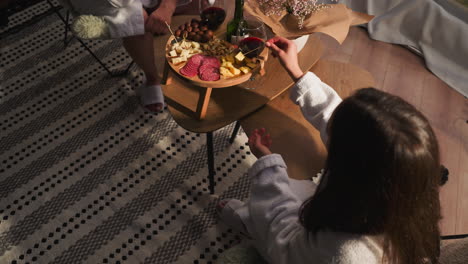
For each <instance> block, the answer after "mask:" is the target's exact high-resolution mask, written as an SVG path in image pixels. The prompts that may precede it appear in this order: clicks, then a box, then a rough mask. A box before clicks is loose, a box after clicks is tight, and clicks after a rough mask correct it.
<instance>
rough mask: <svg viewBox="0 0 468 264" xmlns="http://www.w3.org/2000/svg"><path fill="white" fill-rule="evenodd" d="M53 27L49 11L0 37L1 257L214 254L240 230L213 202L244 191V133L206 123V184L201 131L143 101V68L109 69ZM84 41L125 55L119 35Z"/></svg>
mask: <svg viewBox="0 0 468 264" xmlns="http://www.w3.org/2000/svg"><path fill="white" fill-rule="evenodd" d="M39 7H40V8H43V6H42V4H41V5H40V6H39ZM34 13H35V12H31V10H29V11H28V12H24V13H22V14H17V15H16V16H15V19H14V21H16V20H17V21H23V20H27V18H23V17H21V16H27V15H29V14H34ZM63 29H64V28H63V23H62V22H61V21H60V20H59V19H58V18H57V17H56V16H55V15H50V16H47V17H45V18H43V19H42V20H40V21H39V22H38V23H36V24H34V25H28V26H26V27H24V28H23V29H22V30H21V31H19V32H17V33H15V34H12V35H9V36H7V37H6V38H4V39H2V43H1V44H2V45H1V46H0V48H1V51H0V79H1V82H0V146H1V147H0V263H214V262H215V261H216V259H217V257H218V256H219V254H220V253H222V252H223V251H225V250H226V249H228V248H229V247H231V246H233V245H235V244H236V243H238V242H239V240H240V238H239V236H238V235H237V234H236V233H234V232H233V231H232V230H230V229H228V228H227V227H226V226H224V225H223V224H221V223H218V219H217V217H216V213H215V204H216V203H217V201H218V199H223V198H237V199H240V200H242V199H245V198H246V197H247V195H248V190H249V179H248V178H247V175H246V172H247V170H248V168H250V166H251V165H252V164H253V163H254V161H255V158H254V156H253V155H252V154H251V153H250V152H249V148H248V147H247V144H246V143H247V138H246V136H245V134H243V133H241V134H240V135H238V136H237V138H236V140H235V142H234V143H233V144H229V142H228V138H229V136H230V134H231V132H232V129H233V127H232V126H229V127H226V128H224V129H221V130H219V131H216V132H215V133H214V146H215V150H214V151H215V170H216V177H215V180H216V183H217V185H216V190H215V191H216V194H217V195H219V198H215V197H213V196H210V195H209V192H208V190H207V189H208V180H207V175H208V166H207V154H206V139H205V136H204V135H203V134H202V135H200V134H195V133H191V132H188V131H185V130H184V129H182V128H180V127H179V126H178V125H177V124H176V123H175V122H174V120H173V119H172V118H171V116H170V113H169V112H168V111H167V109H164V110H163V111H162V112H161V113H158V114H151V113H147V112H145V111H144V109H143V108H142V107H141V106H140V105H139V102H138V98H137V97H136V95H135V90H136V88H137V87H139V86H140V85H141V84H142V81H143V74H142V72H141V71H140V70H138V69H137V68H135V67H134V68H132V69H131V71H130V73H129V75H127V76H124V77H119V78H111V77H109V76H108V75H107V73H106V72H105V71H104V70H103V69H102V68H101V67H100V65H99V64H98V63H97V62H96V61H95V60H94V58H92V57H91V56H90V55H89V53H88V52H87V51H86V50H85V49H84V48H82V47H81V46H80V45H79V43H78V42H77V41H72V42H71V43H70V44H69V46H68V47H67V48H64V47H63V41H62V37H63ZM88 44H89V46H90V48H91V49H93V51H95V53H96V54H97V55H98V56H99V57H100V58H102V59H103V61H104V62H105V63H106V64H107V65H109V66H110V67H111V68H113V69H121V68H123V67H125V66H126V65H128V63H129V61H130V58H129V57H128V56H127V54H126V52H125V51H124V49H123V48H122V47H121V45H120V43H119V42H118V41H89V42H88Z"/></svg>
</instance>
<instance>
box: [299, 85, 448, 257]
mask: <svg viewBox="0 0 468 264" xmlns="http://www.w3.org/2000/svg"><path fill="white" fill-rule="evenodd" d="M330 122H331V124H330V127H329V140H328V157H327V161H326V168H325V171H326V172H325V175H324V177H323V179H322V182H321V183H320V184H319V186H318V189H317V192H316V194H315V195H314V196H313V197H312V198H310V199H309V200H307V201H306V202H304V204H303V205H302V209H301V212H300V218H301V223H302V224H303V225H304V226H305V227H306V228H307V229H308V230H309V231H311V232H312V233H316V232H318V231H320V230H324V229H328V230H333V231H339V232H348V233H354V234H362V235H383V239H384V243H383V249H384V258H385V259H386V260H387V261H389V262H390V263H397V264H415V263H433V264H436V263H438V257H439V246H440V240H439V237H440V231H439V227H438V222H439V220H440V218H441V216H440V203H439V182H440V161H439V148H438V144H437V140H436V137H435V135H434V132H433V130H432V128H431V126H430V125H429V122H428V121H427V119H426V118H425V117H424V116H423V115H422V114H421V113H420V112H419V111H418V110H416V108H414V107H413V106H412V105H410V104H408V103H406V102H405V101H403V100H402V99H401V98H399V97H396V96H392V95H389V94H387V93H384V92H381V91H378V90H376V89H373V88H366V89H361V90H359V91H358V92H356V93H355V94H354V95H352V96H351V97H349V98H347V99H345V100H344V101H343V102H342V103H341V104H340V105H339V106H338V107H337V109H336V110H335V112H334V113H333V116H332V118H331V121H330Z"/></svg>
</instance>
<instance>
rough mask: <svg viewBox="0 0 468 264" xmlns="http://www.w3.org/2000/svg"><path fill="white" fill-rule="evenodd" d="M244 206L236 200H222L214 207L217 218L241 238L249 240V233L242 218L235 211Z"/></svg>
mask: <svg viewBox="0 0 468 264" xmlns="http://www.w3.org/2000/svg"><path fill="white" fill-rule="evenodd" d="M243 206H244V203H243V202H241V201H239V200H236V199H224V200H222V201H220V202H219V203H218V205H217V206H216V212H217V213H218V216H219V218H220V219H221V220H222V221H223V222H224V223H225V224H226V225H228V226H229V227H232V228H233V229H235V230H236V231H238V232H239V233H241V234H242V235H243V236H245V237H248V238H250V235H249V232H248V231H247V227H246V226H245V224H244V222H242V218H241V217H240V216H239V214H238V213H237V212H236V210H237V209H239V208H241V207H243Z"/></svg>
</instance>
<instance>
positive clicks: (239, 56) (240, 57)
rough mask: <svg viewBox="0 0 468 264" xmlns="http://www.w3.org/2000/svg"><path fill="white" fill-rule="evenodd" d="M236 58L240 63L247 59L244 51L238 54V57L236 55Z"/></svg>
mask: <svg viewBox="0 0 468 264" xmlns="http://www.w3.org/2000/svg"><path fill="white" fill-rule="evenodd" d="M234 58H236V60H237V61H238V62H241V61H243V60H244V59H245V56H244V54H243V53H242V51H239V53H237V55H236V56H235V57H234Z"/></svg>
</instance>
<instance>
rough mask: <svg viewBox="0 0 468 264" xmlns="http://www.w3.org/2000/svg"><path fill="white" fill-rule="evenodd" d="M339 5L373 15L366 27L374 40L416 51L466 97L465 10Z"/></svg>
mask: <svg viewBox="0 0 468 264" xmlns="http://www.w3.org/2000/svg"><path fill="white" fill-rule="evenodd" d="M327 2H330V1H327ZM339 2H340V3H344V4H346V5H347V6H348V7H350V8H352V9H353V10H355V11H359V12H365V13H368V14H371V15H375V16H376V17H375V18H374V19H373V20H372V21H371V22H370V23H369V25H368V29H369V34H370V36H371V37H372V38H373V39H376V40H380V41H384V42H390V43H395V44H402V45H408V46H413V47H415V48H417V49H418V50H419V51H421V53H422V54H423V56H424V58H425V60H426V66H427V67H428V68H429V69H430V70H431V71H432V72H433V73H434V74H435V75H437V76H438V77H439V78H440V79H442V80H443V81H444V82H446V83H447V84H448V85H450V86H451V87H452V88H454V89H455V90H457V91H458V92H460V93H461V94H463V95H464V96H465V97H468V24H467V23H468V11H467V10H468V9H464V8H463V7H460V8H459V9H457V7H456V6H452V5H451V4H450V3H449V2H447V0H437V1H434V0H380V1H375V0H340V1H339Z"/></svg>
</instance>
